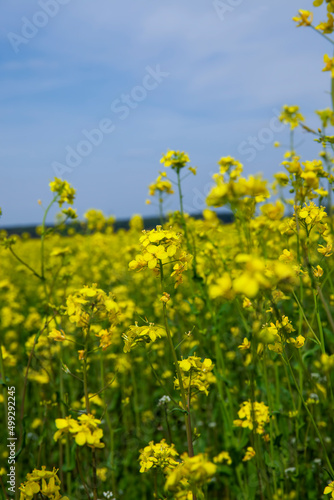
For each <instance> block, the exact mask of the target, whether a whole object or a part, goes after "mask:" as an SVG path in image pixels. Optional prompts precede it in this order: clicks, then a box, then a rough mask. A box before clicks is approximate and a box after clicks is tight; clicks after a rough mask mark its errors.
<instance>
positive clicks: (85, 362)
mask: <svg viewBox="0 0 334 500" xmlns="http://www.w3.org/2000/svg"><path fill="white" fill-rule="evenodd" d="M88 342H89V328H87V331H86V335H85V355H84V359H83V382H84V395H85V406H86V412H87V414H90V403H89V393H88V380H87V379H88V377H87V352H88ZM92 468H93V495H94V500H97V476H96V453H95V448H92Z"/></svg>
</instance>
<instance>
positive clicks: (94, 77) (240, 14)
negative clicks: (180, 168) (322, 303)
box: [0, 0, 331, 227]
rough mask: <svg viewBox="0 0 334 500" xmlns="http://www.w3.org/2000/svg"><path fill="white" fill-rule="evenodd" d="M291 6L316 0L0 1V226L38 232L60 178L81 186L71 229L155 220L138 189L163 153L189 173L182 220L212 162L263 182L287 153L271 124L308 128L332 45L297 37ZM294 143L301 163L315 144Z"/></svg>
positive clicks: (304, 31)
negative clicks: (82, 223) (89, 217)
mask: <svg viewBox="0 0 334 500" xmlns="http://www.w3.org/2000/svg"><path fill="white" fill-rule="evenodd" d="M299 8H304V9H311V10H312V1H310V0H271V1H270V2H269V1H268V0H256V1H253V2H252V1H247V0H216V3H215V2H214V1H212V0H183V1H182V2H180V0H168V1H166V0H165V1H162V0H154V1H153V0H141V1H140V2H135V1H133V0H122V1H121V2H120V1H118V2H112V1H110V0H95V1H93V0H38V1H32V0H29V1H27V0H16V1H15V2H11V3H9V2H7V3H6V5H3V6H2V13H1V21H0V25H1V35H0V55H1V58H0V68H1V82H0V116H1V130H0V132H1V153H0V166H1V183H0V206H1V207H2V211H3V216H2V219H1V221H0V222H1V226H2V227H5V226H10V225H24V224H38V223H40V221H41V218H42V209H41V207H40V206H39V205H38V203H37V200H39V199H41V200H42V202H43V205H44V206H46V205H47V203H48V201H49V200H50V199H51V195H50V192H49V187H48V183H49V182H50V181H51V180H52V179H53V177H54V176H55V175H57V174H58V176H59V175H60V174H62V175H61V176H62V177H63V178H65V179H67V180H68V181H69V182H70V183H71V184H72V185H73V186H74V187H75V188H76V189H77V199H76V202H75V205H74V207H75V208H77V210H78V214H79V217H80V218H82V216H83V214H84V212H85V211H86V210H87V209H89V208H96V209H101V210H103V212H104V213H105V214H106V215H111V214H113V215H115V216H116V217H117V218H119V219H121V218H127V217H129V216H131V215H132V214H134V213H141V214H142V215H144V216H145V215H153V214H156V213H157V208H156V207H155V206H154V205H151V206H147V205H145V200H146V198H147V194H148V189H147V188H148V185H149V184H150V183H151V182H152V181H153V180H154V179H155V178H156V177H157V175H158V171H159V169H162V168H163V167H162V166H161V165H160V163H159V160H160V158H161V155H162V154H163V153H165V152H166V151H167V150H168V149H176V150H182V151H186V152H187V153H188V154H189V156H190V159H191V164H192V165H193V166H197V167H198V175H197V176H196V177H192V176H191V177H189V178H188V179H187V180H186V181H185V207H186V210H187V211H188V212H197V211H200V210H202V209H203V208H204V199H205V195H206V194H207V192H208V190H209V188H210V185H212V180H211V178H212V175H213V173H215V172H216V171H217V170H218V166H217V161H218V160H219V158H220V157H221V156H227V155H232V156H234V157H236V158H237V159H239V160H240V161H241V162H242V163H243V164H244V171H245V174H246V175H249V174H254V173H258V172H262V173H263V175H264V176H265V177H267V178H268V179H270V180H271V179H272V175H273V174H274V173H275V172H276V171H278V170H281V169H282V168H281V167H280V162H281V161H282V155H283V152H284V150H283V149H281V148H280V149H275V148H273V146H272V144H273V142H274V141H276V140H277V141H280V142H281V143H282V144H283V145H288V140H289V139H288V138H289V134H288V129H287V127H279V126H278V122H277V119H276V118H275V116H276V115H277V113H278V112H279V111H280V109H281V107H282V105H283V104H297V105H299V106H300V108H301V111H302V113H303V114H304V116H305V118H306V121H307V123H308V124H310V125H311V126H314V127H318V125H319V123H318V121H317V118H316V117H315V115H314V110H315V109H322V108H325V107H328V106H329V105H330V99H329V94H328V89H329V74H328V73H323V72H322V71H321V70H322V68H323V66H324V64H323V54H324V53H330V50H331V47H330V46H329V44H328V43H327V42H326V41H325V40H323V39H322V38H321V37H320V36H318V35H317V34H316V33H314V32H312V30H311V29H309V28H299V29H297V28H296V27H295V23H293V22H292V21H291V17H292V16H294V15H295V14H296V13H297V11H298V9H299ZM317 11H319V12H317ZM323 12H324V9H317V10H316V15H317V16H319V15H320V16H322V17H325V16H324V15H323ZM317 19H318V18H317ZM96 129H100V131H99V132H96ZM254 140H255V141H256V143H254V142H253V144H255V145H250V142H251V141H254ZM87 144H88V145H87ZM297 144H298V148H297V150H298V152H299V153H300V154H301V156H302V158H303V159H313V158H315V157H316V155H317V151H318V147H317V145H316V144H314V142H313V139H312V137H310V136H308V135H307V134H305V133H302V132H298V133H297ZM78 151H79V153H78ZM176 207H177V201H176V197H175V201H171V202H170V205H169V209H173V208H176ZM53 216H54V214H51V217H50V220H49V222H53Z"/></svg>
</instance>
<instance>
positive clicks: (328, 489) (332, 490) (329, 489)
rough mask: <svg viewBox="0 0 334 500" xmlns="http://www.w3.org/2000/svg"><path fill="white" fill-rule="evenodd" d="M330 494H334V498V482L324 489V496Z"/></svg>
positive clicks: (333, 496)
mask: <svg viewBox="0 0 334 500" xmlns="http://www.w3.org/2000/svg"><path fill="white" fill-rule="evenodd" d="M328 493H331V494H332V498H334V481H332V482H331V483H329V484H328V485H327V486H326V488H325V489H324V495H328Z"/></svg>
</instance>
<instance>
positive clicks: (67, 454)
mask: <svg viewBox="0 0 334 500" xmlns="http://www.w3.org/2000/svg"><path fill="white" fill-rule="evenodd" d="M59 384H60V408H61V410H60V411H61V416H62V418H65V417H66V412H65V404H64V401H65V397H64V372H63V344H62V343H61V346H60V366H59ZM65 460H66V467H67V473H66V486H67V493H68V494H69V495H71V493H72V478H71V472H70V471H69V470H68V467H69V465H70V461H71V459H70V441H69V436H68V434H66V440H65Z"/></svg>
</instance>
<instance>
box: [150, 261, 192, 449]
mask: <svg viewBox="0 0 334 500" xmlns="http://www.w3.org/2000/svg"><path fill="white" fill-rule="evenodd" d="M159 262H160V278H161V291H162V292H163V284H164V276H163V265H162V262H161V260H160V261H159ZM163 316H164V324H165V330H166V334H167V339H168V343H169V347H170V350H171V353H172V357H173V361H174V365H175V370H176V374H177V378H178V381H179V386H180V392H181V399H182V407H183V410H184V411H185V413H186V414H185V424H186V433H187V443H188V455H189V457H193V456H194V449H193V443H192V433H191V419H190V408H189V407H188V405H187V396H186V393H185V390H184V385H183V380H182V374H181V370H180V366H179V362H178V359H177V355H176V351H175V347H174V344H173V339H172V336H171V333H170V330H169V326H168V318H167V305H166V303H165V302H163Z"/></svg>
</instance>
